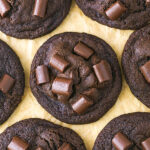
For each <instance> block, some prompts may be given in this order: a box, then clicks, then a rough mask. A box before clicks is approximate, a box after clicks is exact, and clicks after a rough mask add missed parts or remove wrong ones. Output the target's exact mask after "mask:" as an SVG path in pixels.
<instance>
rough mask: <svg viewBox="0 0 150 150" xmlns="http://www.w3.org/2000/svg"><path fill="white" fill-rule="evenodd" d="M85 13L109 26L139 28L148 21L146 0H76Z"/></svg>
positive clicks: (149, 19)
mask: <svg viewBox="0 0 150 150" xmlns="http://www.w3.org/2000/svg"><path fill="white" fill-rule="evenodd" d="M76 2H77V4H78V6H79V7H80V8H81V9H82V11H83V12H84V13H85V15H87V16H89V17H90V18H92V19H93V20H96V21H97V22H99V23H101V24H104V25H107V26H109V27H114V28H119V29H139V28H141V27H143V26H145V25H147V24H148V22H149V21H150V16H149V13H150V7H149V6H150V5H149V4H150V3H148V2H146V0H132V1H130V0H118V1H117V0H76Z"/></svg>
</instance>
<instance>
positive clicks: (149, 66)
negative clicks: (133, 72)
mask: <svg viewBox="0 0 150 150" xmlns="http://www.w3.org/2000/svg"><path fill="white" fill-rule="evenodd" d="M140 70H141V72H142V74H143V76H144V77H145V79H146V80H147V82H148V83H150V61H148V62H147V63H145V64H144V65H143V66H141V67H140Z"/></svg>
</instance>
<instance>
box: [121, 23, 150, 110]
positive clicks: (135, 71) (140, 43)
mask: <svg viewBox="0 0 150 150" xmlns="http://www.w3.org/2000/svg"><path fill="white" fill-rule="evenodd" d="M149 33H150V25H148V26H146V27H144V28H143V29H141V30H139V31H136V32H134V33H133V34H132V35H131V36H130V38H129V40H128V41H127V43H126V45H125V49H124V52H123V56H122V67H123V71H124V74H125V78H126V81H127V83H128V85H129V87H130V89H131V91H132V93H133V94H134V95H135V96H136V97H137V98H138V99H139V100H140V101H141V102H142V103H144V104H145V105H146V106H148V107H150V101H149V97H150V65H149V64H150V34H149Z"/></svg>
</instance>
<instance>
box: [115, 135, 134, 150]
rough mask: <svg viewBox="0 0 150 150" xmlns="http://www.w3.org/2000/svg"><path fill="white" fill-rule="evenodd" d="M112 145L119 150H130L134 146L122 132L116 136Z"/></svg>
mask: <svg viewBox="0 0 150 150" xmlns="http://www.w3.org/2000/svg"><path fill="white" fill-rule="evenodd" d="M112 144H113V146H114V147H115V148H116V149H117V150H128V148H130V147H131V146H132V142H130V141H129V140H128V139H127V137H126V136H125V135H123V134H122V133H120V132H119V133H117V134H116V135H115V136H114V138H113V139H112Z"/></svg>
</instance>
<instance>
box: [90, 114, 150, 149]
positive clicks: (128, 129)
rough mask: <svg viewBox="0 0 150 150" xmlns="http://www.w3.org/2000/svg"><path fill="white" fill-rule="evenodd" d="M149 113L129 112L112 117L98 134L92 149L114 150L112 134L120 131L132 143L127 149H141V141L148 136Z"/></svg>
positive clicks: (149, 135)
mask: <svg viewBox="0 0 150 150" xmlns="http://www.w3.org/2000/svg"><path fill="white" fill-rule="evenodd" d="M149 131H150V114H149V113H131V114H126V115H122V116H120V117H117V118H115V119H113V120H112V121H111V122H110V123H108V125H107V126H106V127H105V128H104V129H103V130H102V131H101V132H100V134H99V135H98V137H97V139H96V141H95V144H94V147H93V150H100V149H103V150H115V147H114V146H113V145H112V139H113V138H114V136H115V135H116V134H117V133H118V132H121V133H122V134H124V135H125V136H126V137H127V138H128V139H129V140H130V141H131V142H132V143H133V146H132V148H130V149H129V150H141V149H142V145H141V143H142V142H143V141H144V140H146V139H147V138H149V137H150V132H149Z"/></svg>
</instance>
